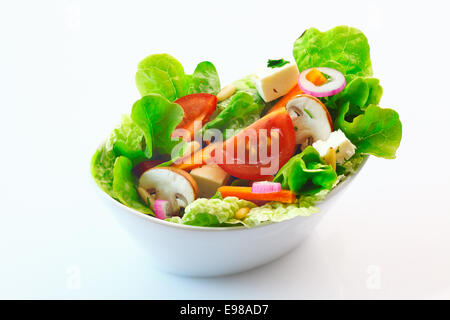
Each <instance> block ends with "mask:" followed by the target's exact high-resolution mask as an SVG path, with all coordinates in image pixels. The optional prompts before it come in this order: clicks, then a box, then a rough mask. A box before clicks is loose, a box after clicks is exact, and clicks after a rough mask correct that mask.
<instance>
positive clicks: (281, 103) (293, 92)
mask: <svg viewBox="0 0 450 320" xmlns="http://www.w3.org/2000/svg"><path fill="white" fill-rule="evenodd" d="M302 93H303V91H302V90H301V89H300V88H299V86H298V85H297V84H296V85H295V86H294V87H293V88H292V89H291V91H289V92H288V93H286V94H285V95H284V96H283V97H281V99H280V100H278V102H277V103H276V104H275V105H274V106H273V107H272V108H271V109H270V110H269V112H267V113H271V112H274V111H276V110H280V109H281V108H284V107H286V105H287V103H288V102H289V100H291V99H292V98H294V97H295V96H297V95H299V94H302Z"/></svg>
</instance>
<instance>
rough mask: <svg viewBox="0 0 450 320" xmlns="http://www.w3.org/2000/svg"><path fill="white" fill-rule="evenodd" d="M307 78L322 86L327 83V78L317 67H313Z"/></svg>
mask: <svg viewBox="0 0 450 320" xmlns="http://www.w3.org/2000/svg"><path fill="white" fill-rule="evenodd" d="M306 80H308V81H310V82H312V83H314V85H315V86H321V85H323V84H325V83H327V78H325V76H324V75H323V74H322V72H320V71H319V70H317V69H316V68H312V69H311V71H310V72H308V74H307V75H306Z"/></svg>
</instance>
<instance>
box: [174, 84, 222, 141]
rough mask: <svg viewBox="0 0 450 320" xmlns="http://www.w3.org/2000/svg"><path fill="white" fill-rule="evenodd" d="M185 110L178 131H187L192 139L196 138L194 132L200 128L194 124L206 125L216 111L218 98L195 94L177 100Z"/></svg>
mask: <svg viewBox="0 0 450 320" xmlns="http://www.w3.org/2000/svg"><path fill="white" fill-rule="evenodd" d="M175 103H177V104H179V105H180V106H181V107H182V108H183V110H184V117H183V120H181V122H180V124H179V125H178V126H177V129H185V130H188V131H189V132H190V135H191V136H190V138H191V139H192V138H193V136H194V133H195V132H194V131H195V130H199V129H200V128H201V126H200V127H199V128H194V122H195V121H199V122H201V124H202V125H203V124H205V122H207V121H208V119H209V117H210V116H211V114H212V113H213V112H214V110H216V106H217V97H216V96H215V95H213V94H208V93H193V94H188V95H187V96H184V97H181V98H180V99H177V100H175ZM186 138H187V137H186Z"/></svg>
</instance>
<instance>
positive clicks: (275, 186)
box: [252, 181, 281, 193]
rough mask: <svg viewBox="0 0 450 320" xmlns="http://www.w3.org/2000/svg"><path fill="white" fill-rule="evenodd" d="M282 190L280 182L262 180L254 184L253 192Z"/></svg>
mask: <svg viewBox="0 0 450 320" xmlns="http://www.w3.org/2000/svg"><path fill="white" fill-rule="evenodd" d="M279 191H281V184H280V183H279V182H269V181H260V182H254V183H253V184H252V192H253V193H272V192H279Z"/></svg>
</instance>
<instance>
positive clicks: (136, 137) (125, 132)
mask: <svg viewBox="0 0 450 320" xmlns="http://www.w3.org/2000/svg"><path fill="white" fill-rule="evenodd" d="M113 135H114V151H115V152H116V154H118V155H122V156H125V157H127V158H129V159H131V160H137V161H139V160H143V159H145V158H148V153H146V145H145V138H144V131H142V129H141V128H140V127H139V126H138V125H137V124H136V123H135V122H133V120H131V118H130V117H129V116H126V115H124V116H123V117H122V124H121V125H120V127H118V128H116V129H114V132H113Z"/></svg>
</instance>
